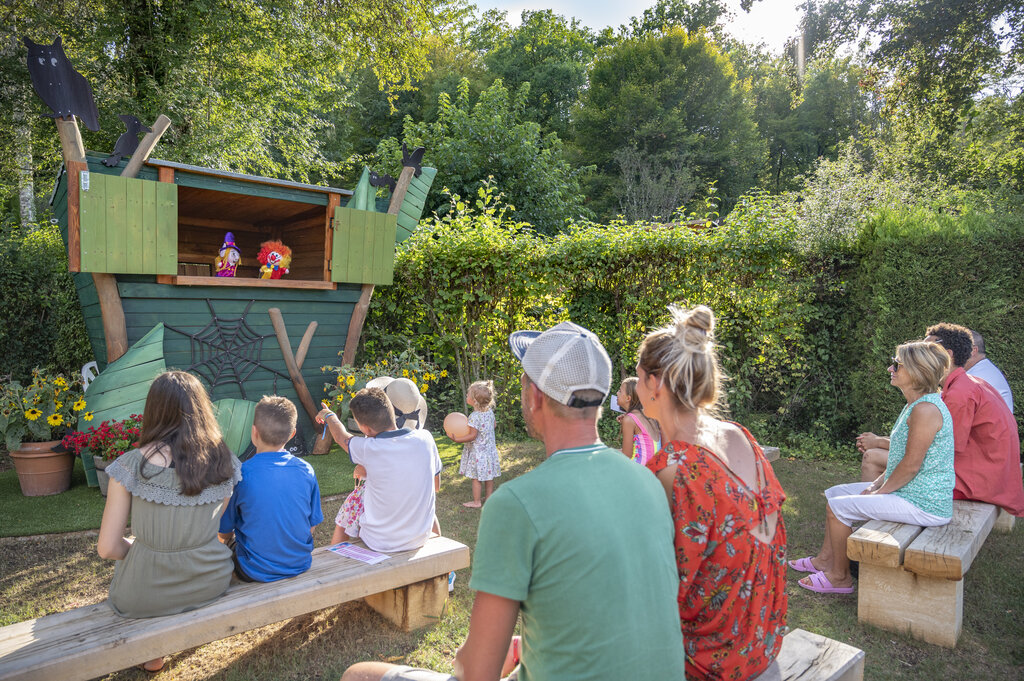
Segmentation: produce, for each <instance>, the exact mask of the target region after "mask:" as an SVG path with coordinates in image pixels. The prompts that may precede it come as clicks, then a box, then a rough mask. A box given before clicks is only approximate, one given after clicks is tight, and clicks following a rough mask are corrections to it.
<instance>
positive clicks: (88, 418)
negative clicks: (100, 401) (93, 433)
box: [82, 411, 92, 421]
mask: <svg viewBox="0 0 1024 681" xmlns="http://www.w3.org/2000/svg"><path fill="white" fill-rule="evenodd" d="M82 420H84V421H92V412H91V411H87V412H85V413H84V414H82Z"/></svg>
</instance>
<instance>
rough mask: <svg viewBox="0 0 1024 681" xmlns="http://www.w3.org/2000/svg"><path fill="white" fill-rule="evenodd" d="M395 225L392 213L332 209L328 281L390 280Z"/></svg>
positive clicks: (366, 282) (392, 265)
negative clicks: (331, 239)
mask: <svg viewBox="0 0 1024 681" xmlns="http://www.w3.org/2000/svg"><path fill="white" fill-rule="evenodd" d="M396 224H397V223H396V219H395V216H394V215H388V214H387V213H378V212H376V211H370V210H359V209H357V208H348V207H345V208H335V209H334V250H333V251H332V253H331V281H338V282H356V283H365V284H375V285H384V284H390V283H392V282H393V281H394V274H395V229H396Z"/></svg>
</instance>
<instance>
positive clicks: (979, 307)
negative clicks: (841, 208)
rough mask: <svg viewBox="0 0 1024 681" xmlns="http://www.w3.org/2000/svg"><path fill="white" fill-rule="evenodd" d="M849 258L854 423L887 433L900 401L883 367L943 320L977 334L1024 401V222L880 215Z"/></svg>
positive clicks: (918, 214) (850, 403)
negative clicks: (905, 344) (852, 260)
mask: <svg viewBox="0 0 1024 681" xmlns="http://www.w3.org/2000/svg"><path fill="white" fill-rule="evenodd" d="M855 249H856V257H857V268H856V270H855V272H854V276H853V278H852V280H851V284H850V291H851V294H850V302H849V309H850V311H851V315H852V318H851V330H852V333H851V336H850V340H849V341H848V342H847V343H845V348H846V352H847V353H849V356H850V367H849V382H850V385H849V398H848V406H849V410H850V414H851V417H852V421H853V422H855V423H860V424H862V425H864V426H865V427H870V428H874V429H883V430H884V429H885V428H887V427H889V426H891V424H892V422H893V421H894V420H895V417H896V415H897V412H898V411H899V407H900V405H901V400H900V397H899V395H898V394H897V393H896V391H894V390H893V389H891V388H889V387H888V382H889V381H888V375H887V373H886V367H887V366H888V363H889V362H888V358H889V357H891V356H892V351H893V349H894V348H895V347H896V345H898V344H899V343H902V342H904V341H906V340H910V339H915V338H921V337H922V336H923V335H924V332H925V329H926V328H927V327H928V326H930V325H931V324H934V323H937V322H943V321H945V322H951V323H955V324H962V325H964V326H966V327H968V328H971V329H975V330H977V331H978V332H980V333H981V334H982V336H984V338H985V345H986V351H987V353H988V356H989V358H990V359H991V360H992V361H993V362H994V363H995V364H996V365H997V366H998V367H999V368H1000V369H1001V370H1002V371H1003V373H1004V374H1006V378H1007V380H1008V381H1009V383H1010V387H1011V389H1012V390H1013V392H1014V394H1015V395H1016V396H1022V395H1024V343H1022V342H1021V339H1024V307H1022V306H1024V257H1022V254H1024V216H1021V215H1009V216H1005V215H1002V216H1001V215H983V214H978V213H967V214H964V215H957V216H954V215H948V214H937V213H932V212H924V211H914V212H910V211H903V212H893V211H886V212H881V213H880V214H878V215H876V216H875V217H873V218H871V219H870V220H868V221H867V222H866V224H865V225H864V226H863V229H862V230H861V232H860V237H859V240H858V242H857V244H856V245H855ZM1017 414H1018V421H1019V422H1022V423H1024V420H1022V414H1021V410H1020V409H1019V408H1018V409H1017ZM851 425H852V424H851Z"/></svg>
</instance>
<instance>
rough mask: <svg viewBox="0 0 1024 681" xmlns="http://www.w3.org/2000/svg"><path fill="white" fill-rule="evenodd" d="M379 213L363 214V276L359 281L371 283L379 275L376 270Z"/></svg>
mask: <svg viewBox="0 0 1024 681" xmlns="http://www.w3.org/2000/svg"><path fill="white" fill-rule="evenodd" d="M377 215H380V213H377V214H372V213H367V214H364V215H363V216H362V217H363V224H362V230H361V231H362V237H363V259H362V262H361V263H360V265H362V270H363V276H362V278H361V279H360V280H359V281H363V282H367V283H371V284H372V283H373V281H374V279H375V278H376V275H377V273H376V272H375V271H374V264H375V262H376V257H375V252H376V250H377V242H378V241H379V231H378V228H377V220H376V219H375V218H376V216H377Z"/></svg>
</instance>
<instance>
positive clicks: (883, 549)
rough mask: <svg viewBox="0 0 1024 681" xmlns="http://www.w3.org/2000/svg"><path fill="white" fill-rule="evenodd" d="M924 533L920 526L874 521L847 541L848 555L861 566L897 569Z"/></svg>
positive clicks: (859, 529)
mask: <svg viewBox="0 0 1024 681" xmlns="http://www.w3.org/2000/svg"><path fill="white" fill-rule="evenodd" d="M921 530H922V528H920V527H918V526H917V525H904V524H903V523H892V522H888V521H885V520H870V521H868V522H866V523H864V525H862V526H861V527H860V528H858V529H857V530H856V531H855V532H854V533H853V534H851V535H850V537H849V538H848V539H847V540H846V555H847V556H848V557H849V559H850V560H856V561H859V562H861V563H867V564H870V565H879V566H882V567H890V568H896V567H899V566H900V565H903V560H904V555H905V552H906V550H907V547H908V546H910V544H911V542H913V541H914V539H916V538H917V536H918V535H919V534H921Z"/></svg>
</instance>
